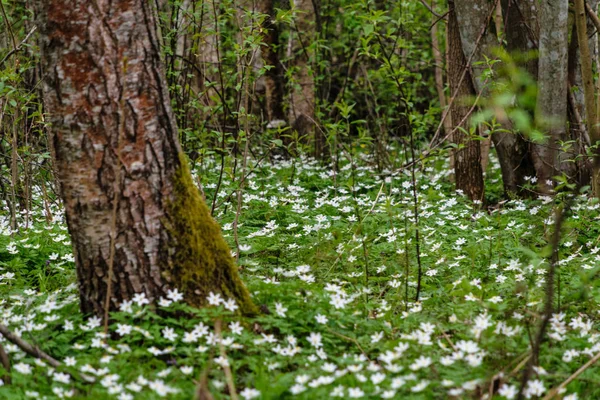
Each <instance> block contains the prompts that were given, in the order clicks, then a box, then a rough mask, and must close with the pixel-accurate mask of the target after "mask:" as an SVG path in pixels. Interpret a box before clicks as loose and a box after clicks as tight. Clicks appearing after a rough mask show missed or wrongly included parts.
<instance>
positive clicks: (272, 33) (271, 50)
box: [258, 0, 285, 126]
mask: <svg viewBox="0 0 600 400" xmlns="http://www.w3.org/2000/svg"><path fill="white" fill-rule="evenodd" d="M258 7H259V12H260V13H262V14H265V15H266V18H265V20H264V21H263V24H262V25H263V28H264V30H265V34H264V36H263V42H264V44H265V45H264V46H263V47H262V48H261V54H262V58H263V60H264V62H265V64H266V65H268V66H269V67H270V68H269V69H267V70H266V72H265V75H264V78H265V100H266V108H267V118H268V120H269V123H270V124H271V125H272V126H274V125H281V124H282V123H283V122H285V114H284V112H283V71H282V68H281V62H280V61H279V54H278V53H277V50H278V47H279V30H278V29H277V25H276V24H275V19H274V17H275V10H274V8H273V0H259V2H258ZM276 121H278V122H276Z"/></svg>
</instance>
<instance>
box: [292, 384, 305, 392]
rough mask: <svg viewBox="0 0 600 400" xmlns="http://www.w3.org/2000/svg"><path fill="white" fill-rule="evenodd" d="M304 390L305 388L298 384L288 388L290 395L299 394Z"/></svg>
mask: <svg viewBox="0 0 600 400" xmlns="http://www.w3.org/2000/svg"><path fill="white" fill-rule="evenodd" d="M305 390H306V386H304V385H301V384H300V383H296V384H295V385H294V386H292V387H291V388H290V392H291V393H292V394H300V393H302V392H304V391H305Z"/></svg>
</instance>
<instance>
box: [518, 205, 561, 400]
mask: <svg viewBox="0 0 600 400" xmlns="http://www.w3.org/2000/svg"><path fill="white" fill-rule="evenodd" d="M569 205H570V201H569V202H568V203H567V204H565V205H564V206H563V207H562V208H560V209H557V210H556V211H555V221H556V222H555V223H554V226H555V228H554V234H553V235H552V243H551V246H552V255H551V259H550V268H549V269H548V272H547V276H546V300H545V304H544V317H543V319H542V324H541V325H540V328H539V330H538V333H537V336H536V338H535V342H534V343H533V348H532V350H531V358H530V359H529V362H528V365H527V368H526V369H525V370H524V371H523V378H522V379H521V387H520V388H519V393H518V395H517V399H519V400H520V399H522V398H523V392H524V391H525V387H526V386H527V382H528V381H529V377H530V376H531V373H532V371H533V367H534V366H535V365H536V364H537V363H538V362H539V356H540V349H541V346H542V341H543V340H544V336H545V334H546V328H547V327H548V323H549V322H550V318H552V313H553V311H554V276H555V275H556V270H557V268H558V248H559V242H560V230H561V228H562V225H563V222H564V219H565V213H566V209H567V208H568V207H569Z"/></svg>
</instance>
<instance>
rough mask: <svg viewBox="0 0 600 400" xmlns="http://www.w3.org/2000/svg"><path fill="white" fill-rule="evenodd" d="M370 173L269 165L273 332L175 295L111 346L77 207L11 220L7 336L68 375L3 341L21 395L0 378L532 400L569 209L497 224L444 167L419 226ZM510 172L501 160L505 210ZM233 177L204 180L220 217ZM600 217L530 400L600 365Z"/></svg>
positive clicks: (130, 313) (70, 393) (263, 199)
mask: <svg viewBox="0 0 600 400" xmlns="http://www.w3.org/2000/svg"><path fill="white" fill-rule="evenodd" d="M355 161H356V164H352V163H349V162H343V163H341V164H340V168H339V171H338V172H337V173H334V172H333V171H334V170H333V169H332V168H331V167H329V166H328V167H322V166H320V165H319V164H318V163H317V162H315V161H313V160H310V159H307V158H302V159H300V158H299V159H295V160H293V159H292V160H279V161H277V162H274V163H268V162H267V161H263V164H262V165H260V166H258V167H256V169H255V170H254V172H253V174H252V175H251V176H250V177H249V178H248V181H247V183H246V186H245V188H244V189H243V207H242V210H241V214H240V216H239V218H240V223H239V232H238V233H239V242H240V245H241V246H240V258H239V264H240V266H241V274H242V277H243V279H244V281H245V282H246V284H247V286H248V287H249V289H250V291H251V293H252V295H253V298H254V300H255V302H256V303H257V304H259V305H260V306H261V309H262V310H263V313H262V314H261V315H260V316H258V317H256V318H253V319H248V318H242V317H239V316H238V315H236V313H235V312H232V311H231V310H233V309H235V303H234V302H231V301H228V299H222V298H221V297H220V296H219V295H216V294H215V295H213V296H211V298H210V299H209V302H210V303H211V304H212V305H211V306H209V307H207V308H204V309H190V308H189V307H188V306H186V305H184V304H182V303H181V302H180V298H181V296H180V294H179V293H177V292H172V293H171V295H170V296H169V297H170V298H169V299H163V300H161V305H160V306H159V308H160V310H161V312H160V313H157V310H153V309H151V308H149V307H148V306H147V305H145V304H144V303H145V302H146V301H145V300H146V299H145V298H144V297H143V296H136V298H135V299H134V300H133V302H131V303H127V304H123V305H122V306H121V309H122V310H121V312H118V313H114V314H113V318H114V320H115V323H114V324H112V325H111V326H110V329H109V330H110V335H109V336H108V337H105V335H104V334H103V328H102V326H101V323H100V320H99V319H97V318H87V319H86V318H83V317H82V316H81V314H80V313H79V306H78V295H77V288H76V280H75V272H74V264H73V255H72V250H71V246H70V242H69V237H68V232H67V228H66V226H65V224H64V222H62V219H63V218H62V216H61V212H60V209H59V208H58V207H54V208H53V216H54V222H53V223H52V224H50V225H48V224H47V223H46V220H45V218H44V215H43V207H42V206H41V200H40V206H39V209H38V210H36V211H35V212H34V213H33V214H32V215H31V217H30V218H29V220H30V221H29V222H28V225H29V226H28V227H27V228H26V227H25V216H23V215H22V216H21V219H22V224H21V225H22V227H21V229H20V230H19V232H18V233H16V234H14V235H12V236H11V232H10V229H9V228H8V226H9V224H8V217H6V218H4V223H3V227H2V232H1V233H2V234H1V235H0V266H1V268H2V270H1V271H0V274H1V275H0V284H1V285H0V292H1V296H2V297H1V298H2V300H1V301H0V315H1V317H2V320H1V323H2V324H5V325H6V326H8V328H9V329H10V330H12V331H14V332H16V333H17V334H18V335H20V336H22V338H23V339H24V340H26V341H28V342H30V343H32V344H36V345H38V346H39V347H40V348H41V349H42V350H43V351H45V352H46V353H48V354H50V355H51V356H52V357H54V358H56V359H58V360H59V361H61V362H62V365H61V366H60V367H58V368H53V367H50V366H49V365H48V364H47V363H46V362H44V361H41V360H39V359H35V358H33V357H31V356H29V355H26V354H25V353H23V352H22V351H21V350H20V349H19V348H18V347H17V346H15V345H13V344H11V343H9V342H8V341H7V340H5V339H2V340H1V343H2V344H3V346H4V347H5V349H6V351H7V352H8V355H9V357H10V360H11V364H12V365H11V368H12V371H11V372H10V377H11V381H12V382H11V383H10V384H8V382H6V373H5V372H2V370H0V372H1V373H0V375H3V376H4V385H3V386H2V387H0V398H6V399H26V398H33V399H43V398H48V399H54V398H93V399H113V398H114V399H120V400H126V399H158V398H169V399H190V398H193V396H194V394H195V393H196V390H197V388H198V386H199V382H200V386H202V387H203V389H204V390H208V391H209V392H210V393H211V394H212V396H214V398H215V399H228V398H235V397H236V396H237V397H238V398H243V399H251V398H260V399H283V398H299V399H322V398H329V397H339V398H411V399H412V398H414V399H434V398H486V396H487V398H492V397H494V398H507V399H511V398H516V394H517V391H518V389H519V386H520V382H521V376H522V373H523V371H524V370H525V368H526V367H527V363H528V360H529V357H530V356H531V347H532V342H533V341H534V340H535V337H536V335H537V331H538V327H539V325H540V321H541V319H542V317H543V306H544V301H545V296H546V295H545V277H546V272H547V269H548V258H549V255H550V253H551V249H550V247H549V245H548V243H549V242H550V238H551V236H552V233H553V230H554V225H555V224H554V216H553V215H554V214H553V209H554V206H555V204H556V203H557V202H558V200H552V199H549V198H548V199H536V200H527V201H521V200H512V201H508V202H504V203H499V204H498V205H497V206H495V207H493V208H489V209H488V208H487V207H485V208H481V206H480V205H477V204H475V205H474V204H472V203H471V202H469V201H468V200H467V199H465V198H464V197H463V196H461V195H460V194H456V193H454V192H453V191H452V184H451V183H450V181H449V173H448V169H447V168H445V167H443V166H438V168H436V167H435V166H431V167H428V168H425V170H424V171H423V172H422V173H421V172H419V171H417V174H416V187H415V192H416V194H417V200H418V201H417V207H416V208H417V210H418V211H417V212H416V213H415V198H414V193H415V192H413V187H414V186H413V182H412V179H411V174H410V171H405V172H402V173H391V172H389V171H387V172H386V171H384V172H383V173H379V172H377V171H376V170H375V168H374V167H372V166H371V163H370V162H369V160H368V158H367V157H360V156H359V157H356V158H355ZM498 174H499V173H498V168H497V165H496V164H495V163H492V165H491V166H490V170H489V171H488V187H489V188H491V189H490V190H489V191H490V196H491V197H493V195H494V193H495V195H496V196H497V195H498V193H499V190H500V189H499V187H498V185H499V183H498V182H499V179H498ZM217 179H218V171H217V167H216V165H215V167H214V168H212V167H211V168H205V170H204V171H203V172H202V179H201V181H202V184H203V190H204V192H205V194H206V196H207V198H208V199H209V203H210V202H211V200H212V198H213V196H214V192H215V188H216V186H217ZM236 185H237V184H236V183H232V182H231V180H230V179H225V181H224V182H223V185H222V186H221V188H220V190H219V193H218V196H217V201H216V205H217V208H216V210H217V212H216V218H217V220H218V221H219V222H220V223H221V225H222V227H223V233H224V235H225V236H226V238H227V240H228V241H229V242H230V244H231V245H232V248H235V247H233V246H234V232H233V221H234V218H235V209H236V205H235V204H230V203H227V199H228V197H229V195H230V194H231V193H233V192H235V190H236V189H237V186H236ZM231 198H233V199H235V196H231ZM599 209H600V205H599V203H598V202H597V201H596V200H592V199H590V198H588V197H585V196H581V197H579V198H577V200H576V201H575V202H574V203H573V204H572V210H573V212H572V213H571V214H570V215H568V216H567V219H566V221H565V223H564V226H563V234H562V236H561V239H560V248H559V266H558V277H557V289H556V294H555V300H556V306H557V308H558V309H559V310H560V313H557V314H554V315H553V317H552V319H551V321H550V322H549V325H548V329H547V332H546V337H547V338H548V340H547V341H545V342H544V343H543V345H542V347H541V351H540V355H539V363H537V365H536V366H535V369H534V371H533V374H532V375H531V378H530V380H529V383H528V384H527V386H526V387H525V392H524V394H525V396H526V397H527V398H538V397H543V396H545V395H547V394H548V392H549V391H550V390H551V389H553V388H557V387H558V386H559V385H561V384H562V383H563V382H565V381H566V380H567V379H568V378H569V377H570V376H571V375H572V374H573V373H574V372H575V371H576V370H577V369H578V368H580V367H581V366H583V365H584V364H586V362H588V361H589V360H590V359H591V358H592V357H594V356H595V355H596V354H600V334H599V333H598V327H599V324H598V317H599V314H598V310H599V306H598V301H599V300H600V288H599V286H600V280H598V279H595V277H596V274H597V273H598V271H600V268H599V262H598V261H599V260H600V252H599V247H600V244H599V233H600V223H599V222H598V219H599V218H600V213H599ZM415 214H416V215H418V223H417V222H416V218H414V217H415ZM31 219H33V221H34V223H33V224H32V223H31ZM417 227H418V240H417ZM419 269H421V272H422V276H421V287H420V292H419V301H416V297H417V286H418V280H419V279H418V273H419ZM182 312H186V313H189V314H190V315H193V317H192V318H179V317H178V315H181V313H182ZM158 314H160V315H158ZM599 373H600V364H598V366H596V365H591V366H589V367H587V368H586V369H585V370H584V372H583V373H581V374H580V375H578V376H577V377H575V379H573V380H572V381H571V382H570V383H569V384H568V385H566V391H564V392H562V393H561V394H560V396H559V397H561V396H563V397H562V398H564V399H570V400H573V399H576V398H582V399H591V398H600V378H598V376H599ZM84 375H85V376H87V378H93V379H94V382H88V381H86V379H85V376H84ZM234 388H235V389H234ZM234 390H235V393H234ZM577 395H579V397H577ZM559 397H557V398H559ZM205 398H206V397H205Z"/></svg>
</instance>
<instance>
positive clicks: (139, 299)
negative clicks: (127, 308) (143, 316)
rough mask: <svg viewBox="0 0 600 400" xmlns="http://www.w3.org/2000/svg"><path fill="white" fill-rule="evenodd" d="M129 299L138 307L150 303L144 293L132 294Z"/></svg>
mask: <svg viewBox="0 0 600 400" xmlns="http://www.w3.org/2000/svg"><path fill="white" fill-rule="evenodd" d="M131 300H132V301H133V302H134V303H135V304H137V305H138V306H140V307H141V306H143V305H144V304H150V300H148V298H147V297H146V293H137V294H136V295H135V296H133V299H131ZM121 306H122V304H121Z"/></svg>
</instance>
